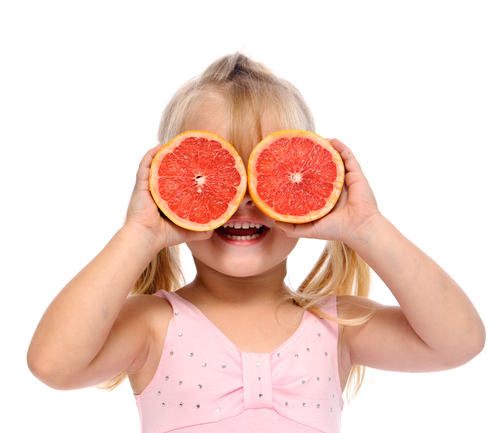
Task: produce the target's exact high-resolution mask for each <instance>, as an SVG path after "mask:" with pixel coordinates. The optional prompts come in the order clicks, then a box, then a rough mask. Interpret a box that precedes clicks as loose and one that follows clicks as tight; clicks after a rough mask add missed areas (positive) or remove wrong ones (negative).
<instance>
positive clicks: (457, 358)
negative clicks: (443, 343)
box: [444, 321, 486, 370]
mask: <svg viewBox="0 0 500 433" xmlns="http://www.w3.org/2000/svg"><path fill="white" fill-rule="evenodd" d="M485 344H486V330H485V327H484V325H483V323H482V321H481V322H480V324H478V326H477V327H476V328H475V329H470V332H469V333H467V334H465V335H463V336H462V338H461V339H460V341H457V342H456V343H455V345H454V348H453V349H452V350H449V351H448V354H447V356H445V357H444V369H446V370H447V369H451V368H456V367H460V366H462V365H465V364H467V363H468V362H470V361H472V360H473V359H474V358H475V357H476V356H478V355H479V354H480V353H481V352H482V351H483V349H484V346H485Z"/></svg>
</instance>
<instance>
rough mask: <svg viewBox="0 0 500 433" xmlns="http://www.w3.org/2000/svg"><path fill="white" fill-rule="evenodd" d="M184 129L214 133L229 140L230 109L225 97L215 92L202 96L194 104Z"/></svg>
mask: <svg viewBox="0 0 500 433" xmlns="http://www.w3.org/2000/svg"><path fill="white" fill-rule="evenodd" d="M183 129H184V130H185V131H188V130H201V131H209V132H214V133H215V134H218V135H220V136H221V137H223V138H224V139H226V140H229V122H228V108H227V104H226V101H225V100H224V97H223V96H222V95H220V94H219V93H215V92H210V93H204V94H202V95H201V96H200V97H199V98H197V100H195V101H194V102H193V105H192V106H191V108H190V110H189V112H188V114H187V116H186V119H185V121H184V124H183Z"/></svg>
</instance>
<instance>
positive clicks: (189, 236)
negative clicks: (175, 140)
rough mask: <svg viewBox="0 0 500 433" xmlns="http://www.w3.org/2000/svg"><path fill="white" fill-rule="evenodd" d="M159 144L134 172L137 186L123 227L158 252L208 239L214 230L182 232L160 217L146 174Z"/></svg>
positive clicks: (149, 152) (159, 147) (147, 174)
mask: <svg viewBox="0 0 500 433" xmlns="http://www.w3.org/2000/svg"><path fill="white" fill-rule="evenodd" d="M161 147H162V145H161V144H159V145H158V146H156V147H154V148H153V149H151V150H149V151H148V152H147V153H146V155H144V157H143V158H142V161H141V162H140V164H139V169H138V171H137V176H136V183H135V187H134V190H133V191H132V197H131V198H130V203H129V206H128V210H127V218H126V220H125V225H126V226H130V227H135V228H136V229H138V230H140V231H141V233H143V235H145V236H146V237H147V239H148V240H149V241H150V242H151V243H152V244H154V245H155V249H156V250H157V251H159V250H160V249H162V248H164V247H167V246H173V245H178V244H181V243H183V242H189V241H197V240H203V239H208V238H210V237H211V236H212V234H213V230H211V231H207V232H196V231H191V230H186V229H183V228H182V227H179V226H177V225H175V224H174V223H172V222H171V221H169V220H168V219H167V218H165V217H163V216H161V214H160V211H159V209H158V207H157V205H156V203H155V201H154V200H153V197H152V196H151V193H150V192H149V172H150V169H151V163H152V162H153V158H154V156H155V155H156V153H157V152H158V151H159V150H160V149H161Z"/></svg>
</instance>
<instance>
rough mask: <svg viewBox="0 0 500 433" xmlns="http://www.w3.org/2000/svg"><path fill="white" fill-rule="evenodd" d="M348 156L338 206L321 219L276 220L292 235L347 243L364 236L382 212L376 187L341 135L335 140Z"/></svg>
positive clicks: (340, 151)
mask: <svg viewBox="0 0 500 433" xmlns="http://www.w3.org/2000/svg"><path fill="white" fill-rule="evenodd" d="M331 143H332V145H333V147H335V149H337V151H338V152H339V153H340V156H341V157H342V159H343V160H344V166H345V179H344V186H343V188H342V193H341V194H340V197H339V200H338V201H337V203H336V205H335V207H334V208H333V209H332V211H330V213H328V214H327V215H325V216H324V217H322V218H320V219H319V220H316V221H312V222H310V223H305V224H288V223H283V222H276V225H277V226H278V227H279V228H281V229H282V230H283V231H284V232H285V233H286V234H287V236H289V237H294V238H314V239H323V240H332V241H333V240H335V241H341V242H344V243H346V244H348V245H349V244H350V243H352V242H354V241H355V240H356V239H358V238H359V237H361V233H362V232H364V229H365V228H366V227H367V226H368V225H370V222H371V221H374V220H375V219H376V218H377V217H378V216H380V215H381V214H380V212H379V210H378V207H377V201H376V200H375V196H374V195H373V192H372V189H371V188H370V185H369V184H368V181H367V180H366V177H365V175H364V174H363V172H362V171H361V167H360V165H359V163H358V161H357V160H356V158H355V157H354V155H353V154H352V152H351V150H350V149H349V148H348V147H347V146H346V145H345V144H344V143H342V142H340V141H339V140H337V139H333V140H331Z"/></svg>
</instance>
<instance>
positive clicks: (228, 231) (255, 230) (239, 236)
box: [216, 221, 269, 242]
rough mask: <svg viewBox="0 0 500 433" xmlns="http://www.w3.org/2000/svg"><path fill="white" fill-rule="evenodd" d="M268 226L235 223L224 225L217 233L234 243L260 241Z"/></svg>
mask: <svg viewBox="0 0 500 433" xmlns="http://www.w3.org/2000/svg"><path fill="white" fill-rule="evenodd" d="M267 230H269V229H268V228H267V227H266V226H263V225H261V224H256V223H253V222H247V221H241V222H240V221H235V222H230V223H226V224H224V225H223V226H222V227H219V228H218V229H216V232H217V233H218V234H219V235H221V236H223V237H225V238H226V239H229V240H232V241H239V242H241V241H251V240H255V239H259V238H260V237H261V236H262V234H264V232H265V231H267Z"/></svg>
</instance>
